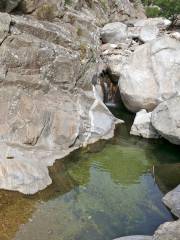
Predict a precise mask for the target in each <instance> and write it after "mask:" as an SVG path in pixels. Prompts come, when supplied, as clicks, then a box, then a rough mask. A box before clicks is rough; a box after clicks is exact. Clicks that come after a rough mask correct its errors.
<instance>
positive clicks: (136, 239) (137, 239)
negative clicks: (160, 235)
mask: <svg viewBox="0 0 180 240" xmlns="http://www.w3.org/2000/svg"><path fill="white" fill-rule="evenodd" d="M114 240H152V237H151V236H141V235H137V236H127V237H120V238H116V239H114Z"/></svg>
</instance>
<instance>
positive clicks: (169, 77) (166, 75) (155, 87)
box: [119, 37, 180, 112]
mask: <svg viewBox="0 0 180 240" xmlns="http://www.w3.org/2000/svg"><path fill="white" fill-rule="evenodd" d="M179 56H180V43H179V42H178V41H176V40H175V39H172V38H169V37H162V38H159V39H156V40H154V41H151V42H148V43H146V44H144V45H141V46H139V47H137V48H136V50H135V52H134V53H133V54H132V55H131V56H130V58H129V60H128V62H127V64H126V65H124V67H123V69H122V71H121V77H120V80H119V88H120V92H121V97H122V100H123V102H124V104H125V106H126V107H127V108H128V109H129V110H130V111H132V112H138V111H139V110H141V109H146V110H148V111H151V110H153V109H154V108H155V107H156V106H157V105H158V104H159V103H160V102H161V101H164V100H166V99H169V98H171V97H173V96H175V95H177V94H178V93H179V92H180V82H179V81H180V68H179V63H180V58H179Z"/></svg>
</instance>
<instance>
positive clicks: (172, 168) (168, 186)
mask: <svg viewBox="0 0 180 240" xmlns="http://www.w3.org/2000/svg"><path fill="white" fill-rule="evenodd" d="M175 154H178V149H177V153H175ZM154 175H155V179H156V183H157V184H158V186H159V188H160V190H161V191H162V192H163V193H167V192H169V191H171V190H172V189H173V188H175V187H176V186H178V184H179V183H180V163H169V164H168V163H164V164H163V165H162V164H161V165H155V166H154Z"/></svg>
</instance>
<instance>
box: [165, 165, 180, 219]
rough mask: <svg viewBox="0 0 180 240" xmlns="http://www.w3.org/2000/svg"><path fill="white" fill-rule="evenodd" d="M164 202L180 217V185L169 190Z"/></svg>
mask: <svg viewBox="0 0 180 240" xmlns="http://www.w3.org/2000/svg"><path fill="white" fill-rule="evenodd" d="M179 170H180V169H179ZM163 202H164V204H165V205H166V206H167V207H168V208H170V209H171V212H172V213H173V214H174V215H175V216H177V217H178V218H180V185H178V186H177V187H176V188H175V189H173V190H172V191H170V192H168V193H167V194H166V195H165V196H164V197H163Z"/></svg>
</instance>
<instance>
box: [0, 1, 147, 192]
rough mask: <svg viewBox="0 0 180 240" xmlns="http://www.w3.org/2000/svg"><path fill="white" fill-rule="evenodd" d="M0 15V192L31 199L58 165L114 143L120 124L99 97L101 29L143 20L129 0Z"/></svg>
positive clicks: (23, 7)
mask: <svg viewBox="0 0 180 240" xmlns="http://www.w3.org/2000/svg"><path fill="white" fill-rule="evenodd" d="M0 8H1V11H2V12H1V13H0V92H1V94H0V108H1V117H0V149H1V158H0V188H3V189H8V190H15V191H20V192H22V193H26V194H33V193H35V192H37V191H39V190H41V189H43V188H45V187H46V186H47V185H49V184H50V183H51V179H50V177H49V173H48V166H50V165H52V164H53V163H54V161H55V160H56V159H60V158H62V157H64V156H65V155H67V154H69V153H70V152H71V151H73V150H74V149H77V148H79V147H81V146H86V145H87V144H90V143H93V142H95V141H97V140H99V139H107V138H110V137H112V136H113V131H114V128H115V124H116V123H119V122H121V121H120V120H118V119H116V118H115V117H114V116H113V115H112V114H111V113H110V112H109V110H108V109H107V107H106V106H105V105H104V103H103V101H102V100H101V97H100V96H101V89H100V87H98V78H97V76H98V75H99V73H101V71H102V70H103V63H102V61H101V59H100V28H99V26H101V25H102V24H105V23H106V22H108V21H110V19H111V21H112V20H113V19H115V18H117V17H118V16H121V18H122V19H127V18H130V17H132V18H136V17H138V14H140V15H141V14H143V13H142V8H141V7H140V8H138V7H136V8H134V6H133V3H131V2H129V1H128V0H123V1H85V0H84V1H83V0H81V1H80V0H79V1H57V0H52V1H45V0H34V1H33V0H31V1H30V0H23V1H18V0H8V1H1V5H0ZM93 79H95V80H96V84H95V85H96V86H94V85H93V84H92V80H93ZM99 89H100V91H99Z"/></svg>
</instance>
